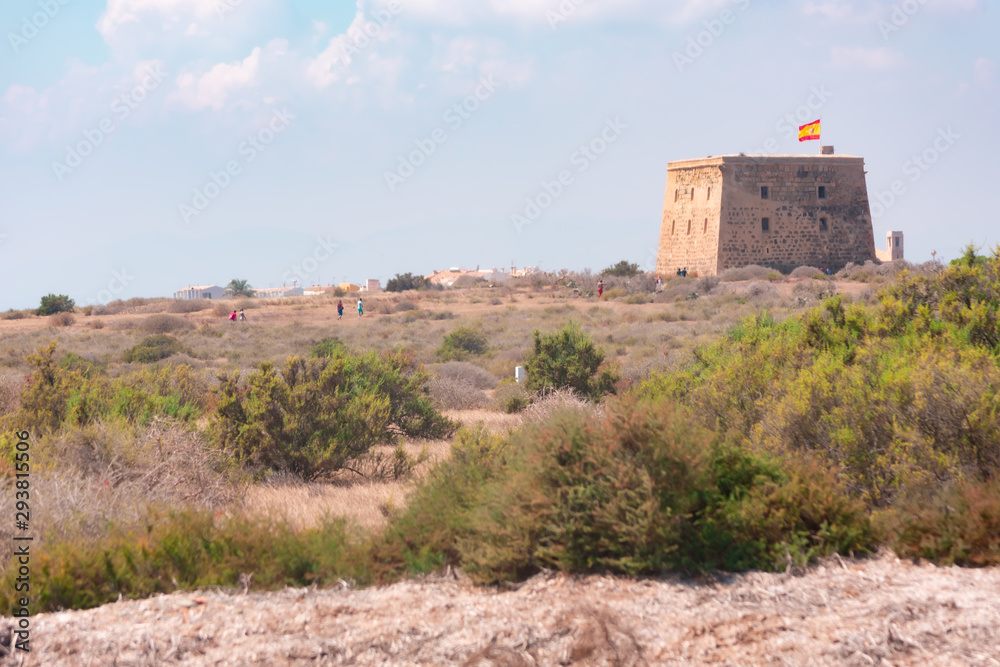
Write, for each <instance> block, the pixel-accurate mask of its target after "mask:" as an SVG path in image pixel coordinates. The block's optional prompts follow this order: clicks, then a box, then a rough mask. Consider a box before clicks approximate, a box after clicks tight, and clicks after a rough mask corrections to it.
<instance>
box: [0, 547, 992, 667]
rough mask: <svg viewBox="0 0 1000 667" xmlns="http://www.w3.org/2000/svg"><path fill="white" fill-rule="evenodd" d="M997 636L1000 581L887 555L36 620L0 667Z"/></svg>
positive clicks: (449, 658)
mask: <svg viewBox="0 0 1000 667" xmlns="http://www.w3.org/2000/svg"><path fill="white" fill-rule="evenodd" d="M2 623H3V625H4V627H9V626H10V620H9V619H5V620H4V621H3V622H2ZM998 628H1000V569H997V568H993V569H983V570H971V569H959V568H938V567H933V566H918V565H913V564H910V563H906V562H900V561H899V560H897V559H896V558H894V557H892V556H889V555H884V556H882V557H880V558H878V559H874V560H868V561H854V560H848V561H844V562H841V561H839V560H832V561H828V562H827V563H826V564H825V565H822V566H818V567H816V568H813V569H811V570H809V572H808V573H806V574H805V575H803V576H794V575H791V574H760V573H752V574H747V575H741V576H734V577H728V578H726V579H724V580H722V581H720V582H717V583H714V584H699V583H692V582H690V581H684V580H680V579H668V580H662V581H661V580H640V581H630V580H626V579H616V578H612V577H599V576H592V577H586V578H574V577H566V576H562V575H552V576H544V575H542V576H538V577H535V578H534V579H532V580H530V581H528V582H527V583H525V584H524V585H523V586H521V587H520V588H519V589H517V590H513V591H504V592H499V591H496V590H492V589H483V588H476V587H474V586H471V585H469V584H467V583H465V582H463V581H461V580H458V579H456V578H455V577H445V578H434V579H426V580H417V581H408V582H403V583H400V584H396V585H394V586H389V587H386V588H373V589H365V590H351V589H350V588H349V587H348V586H346V585H343V586H341V587H340V588H337V589H332V590H319V591H314V590H309V589H286V590H284V591H280V592H276V593H269V594H263V593H262V594H256V593H252V592H251V593H250V594H248V595H242V594H238V593H237V594H232V593H224V592H208V593H203V594H173V595H167V596H161V597H157V598H154V599H150V600H143V601H134V602H119V603H116V604H110V605H106V606H104V607H101V608H99V609H92V610H89V611H79V612H62V613H58V614H41V615H38V616H37V617H35V618H33V619H32V624H31V640H32V652H31V653H30V654H23V653H22V654H19V655H18V656H17V657H16V659H13V658H8V659H7V660H6V661H4V662H3V664H24V665H56V664H60V665H63V664H65V665H109V664H116V665H154V664H155V665H159V664H172V663H181V664H190V665H249V664H260V665H290V664H335V665H347V664H351V665H446V664H456V665H482V666H485V665H505V666H515V665H556V664H579V665H692V664H718V665H895V666H899V665H922V666H923V665H942V666H943V665H949V666H953V665H1000V659H998V656H1000V630H998ZM6 632H7V631H6V630H4V631H3V632H2V633H0V634H5V633H6ZM7 641H9V640H7Z"/></svg>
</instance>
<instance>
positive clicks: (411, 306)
mask: <svg viewBox="0 0 1000 667" xmlns="http://www.w3.org/2000/svg"><path fill="white" fill-rule="evenodd" d="M419 307H420V306H418V305H417V304H415V303H413V302H412V301H406V300H404V301H400V302H399V303H397V304H396V305H395V306H393V307H392V312H394V313H405V312H407V311H410V310H417V309H418V308H419Z"/></svg>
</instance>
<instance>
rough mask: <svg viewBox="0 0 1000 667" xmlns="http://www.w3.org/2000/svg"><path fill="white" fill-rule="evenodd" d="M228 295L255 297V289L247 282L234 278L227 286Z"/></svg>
mask: <svg viewBox="0 0 1000 667" xmlns="http://www.w3.org/2000/svg"><path fill="white" fill-rule="evenodd" d="M226 294H228V295H229V296H253V288H252V287H250V283H249V282H247V281H246V280H242V279H240V278H233V279H232V280H230V281H229V284H228V285H226Z"/></svg>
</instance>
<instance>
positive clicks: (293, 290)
mask: <svg viewBox="0 0 1000 667" xmlns="http://www.w3.org/2000/svg"><path fill="white" fill-rule="evenodd" d="M304 294H305V290H304V289H302V288H301V287H260V288H254V290H253V295H254V296H255V297H259V298H263V299H274V298H277V297H282V296H303V295H304Z"/></svg>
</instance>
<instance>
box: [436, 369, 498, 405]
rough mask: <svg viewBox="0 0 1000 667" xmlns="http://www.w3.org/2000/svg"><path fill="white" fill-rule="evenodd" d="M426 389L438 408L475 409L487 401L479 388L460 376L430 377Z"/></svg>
mask: <svg viewBox="0 0 1000 667" xmlns="http://www.w3.org/2000/svg"><path fill="white" fill-rule="evenodd" d="M427 389H428V391H429V392H430V395H431V400H432V401H434V405H435V406H437V408H438V409H439V410H475V409H476V408H482V407H485V406H486V405H487V404H488V403H489V400H488V399H487V398H486V394H485V393H484V392H483V391H482V390H481V389H476V387H475V385H473V384H472V383H471V382H470V381H469V380H466V379H462V378H452V377H447V378H446V377H432V378H431V380H430V382H428V383H427Z"/></svg>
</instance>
